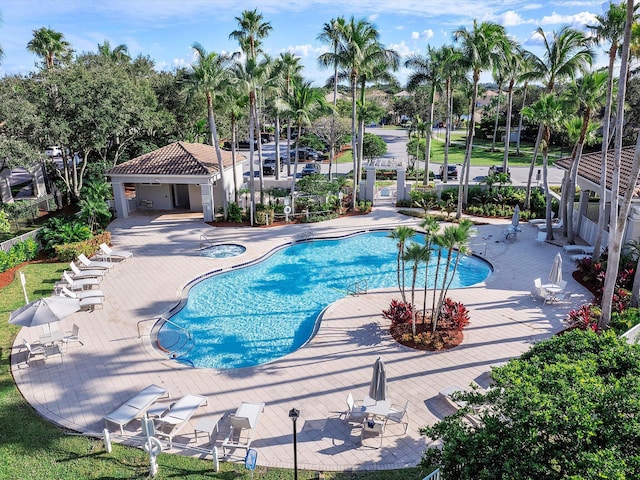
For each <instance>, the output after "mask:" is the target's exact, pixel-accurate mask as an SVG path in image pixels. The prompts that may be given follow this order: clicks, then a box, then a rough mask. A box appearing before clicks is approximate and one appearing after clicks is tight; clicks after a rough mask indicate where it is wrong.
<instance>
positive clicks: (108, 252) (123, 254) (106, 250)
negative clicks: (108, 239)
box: [100, 243, 133, 261]
mask: <svg viewBox="0 0 640 480" xmlns="http://www.w3.org/2000/svg"><path fill="white" fill-rule="evenodd" d="M100 250H101V251H102V253H103V254H104V256H105V257H106V258H107V259H109V261H112V260H111V258H112V257H118V258H120V259H122V260H126V259H127V258H131V257H133V252H129V251H127V250H114V249H112V248H111V247H110V246H109V245H107V244H106V243H101V244H100Z"/></svg>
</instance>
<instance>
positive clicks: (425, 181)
mask: <svg viewBox="0 0 640 480" xmlns="http://www.w3.org/2000/svg"><path fill="white" fill-rule="evenodd" d="M435 101H436V88H435V87H432V88H431V106H430V108H429V124H428V125H427V133H426V135H425V139H424V140H425V142H424V143H425V146H424V179H423V180H422V184H423V185H429V165H430V164H431V133H432V132H433V116H434V111H435Z"/></svg>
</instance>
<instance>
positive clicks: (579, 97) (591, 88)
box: [560, 71, 608, 244]
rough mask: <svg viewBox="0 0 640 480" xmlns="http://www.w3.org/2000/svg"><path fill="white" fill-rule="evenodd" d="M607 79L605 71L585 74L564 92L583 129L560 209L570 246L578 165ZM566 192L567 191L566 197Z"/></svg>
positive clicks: (604, 95)
mask: <svg viewBox="0 0 640 480" xmlns="http://www.w3.org/2000/svg"><path fill="white" fill-rule="evenodd" d="M607 77H608V74H607V73H606V72H603V71H598V72H593V73H588V74H585V75H584V76H583V77H582V78H581V79H579V80H577V81H575V82H572V83H571V84H570V85H569V86H568V87H567V90H566V91H565V92H564V94H565V98H567V99H568V101H569V105H571V106H572V107H574V108H575V106H577V107H578V108H576V109H575V110H577V111H581V112H582V125H581V127H582V128H581V130H580V135H579V138H578V141H577V142H576V145H575V148H574V149H573V154H572V160H571V162H572V163H571V168H570V171H569V188H568V189H563V196H562V197H563V199H564V200H565V202H563V204H562V205H561V207H560V208H561V209H562V212H563V218H566V221H565V222H564V225H563V228H564V229H565V230H564V234H565V235H566V236H567V239H568V242H569V244H573V243H574V235H575V234H574V231H573V203H574V198H575V191H576V177H577V173H578V165H579V163H580V157H581V156H582V149H583V147H584V142H585V139H586V138H587V133H588V132H589V126H590V121H591V117H592V115H593V114H594V113H597V112H598V110H599V109H600V107H601V106H602V104H603V102H604V101H605V98H606V89H605V85H606V82H607ZM603 142H604V139H603ZM565 190H567V191H566V195H565Z"/></svg>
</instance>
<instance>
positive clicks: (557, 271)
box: [549, 252, 562, 285]
mask: <svg viewBox="0 0 640 480" xmlns="http://www.w3.org/2000/svg"><path fill="white" fill-rule="evenodd" d="M561 281H562V256H560V252H558V253H556V258H554V259H553V265H551V271H550V272H549V283H552V284H553V285H559V284H560V282H561Z"/></svg>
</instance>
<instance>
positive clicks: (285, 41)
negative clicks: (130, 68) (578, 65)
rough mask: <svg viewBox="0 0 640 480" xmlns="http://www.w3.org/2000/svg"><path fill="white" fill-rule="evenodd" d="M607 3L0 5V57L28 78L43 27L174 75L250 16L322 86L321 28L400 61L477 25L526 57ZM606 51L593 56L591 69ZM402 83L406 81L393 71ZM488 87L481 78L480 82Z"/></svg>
mask: <svg viewBox="0 0 640 480" xmlns="http://www.w3.org/2000/svg"><path fill="white" fill-rule="evenodd" d="M608 3H609V2H602V1H594V0H554V1H538V2H536V1H535V0H532V1H525V0H486V1H478V0H346V1H345V0H314V1H311V0H256V1H253V2H247V1H244V0H0V16H1V18H2V23H1V24H0V45H2V47H3V49H4V52H5V58H4V59H3V60H2V64H0V75H3V76H4V75H11V74H26V73H28V72H29V71H33V70H35V69H36V67H35V63H36V62H37V58H36V56H35V55H34V54H32V53H30V52H29V51H27V50H26V45H27V43H28V42H29V40H30V39H31V38H32V35H33V31H34V30H37V29H38V28H41V27H49V28H52V29H54V30H57V31H59V32H62V33H63V34H64V36H65V38H66V40H67V41H68V42H70V43H71V46H72V48H74V50H76V51H77V52H87V51H96V50H97V45H98V44H99V43H102V42H103V41H104V40H105V39H106V40H109V42H110V43H111V45H112V46H116V45H119V44H125V45H127V46H128V48H129V52H130V53H131V54H132V55H133V56H137V55H138V54H142V55H145V56H147V55H148V56H149V57H151V58H152V59H153V60H154V61H155V62H156V68H157V69H159V70H161V69H165V70H171V69H174V68H176V67H177V66H186V65H189V64H190V63H191V62H192V61H193V51H192V49H191V44H192V43H193V42H195V41H197V42H200V43H201V44H202V45H203V46H204V47H205V48H206V49H207V50H209V51H217V52H222V51H225V52H232V51H237V50H238V46H237V43H236V42H235V41H233V40H229V33H230V32H231V31H233V30H234V29H236V28H237V22H236V20H235V17H237V16H240V15H241V13H242V11H243V10H247V9H249V10H252V9H254V8H257V9H258V11H259V12H261V13H262V14H263V16H264V19H265V20H266V21H268V22H270V23H271V25H272V26H273V30H272V31H271V33H270V35H269V37H268V38H267V39H266V40H265V41H264V49H265V51H266V52H267V53H269V54H270V55H273V56H275V55H278V54H279V53H280V52H283V51H287V50H289V51H291V52H293V53H295V54H296V55H298V56H299V57H301V59H302V63H303V65H304V66H305V69H304V75H305V77H306V78H307V79H309V80H312V81H314V82H315V83H316V84H318V85H320V84H323V83H324V81H325V80H326V79H327V78H328V77H329V76H330V72H328V71H326V70H321V69H319V68H318V66H317V61H316V59H317V57H318V55H319V54H320V53H322V52H323V51H325V50H326V47H325V46H324V45H322V44H321V43H320V42H319V41H318V40H317V39H316V37H317V35H318V33H320V31H321V30H322V26H323V24H324V23H325V22H328V21H329V20H330V19H331V18H334V17H337V16H344V17H347V18H348V17H350V16H352V15H353V16H355V17H356V18H364V19H367V20H369V21H371V22H373V23H374V24H375V25H376V26H377V27H378V30H379V31H380V34H381V38H380V40H381V42H382V43H383V44H384V45H386V46H387V47H388V48H394V49H395V50H396V51H397V52H398V53H400V54H401V55H402V56H407V55H410V54H412V53H424V52H425V50H426V46H427V44H431V45H432V46H434V47H437V46H440V45H442V44H452V43H453V40H452V38H451V32H452V31H453V30H455V29H456V28H458V27H460V26H466V27H469V26H470V25H471V23H472V21H473V19H474V18H476V19H478V21H485V20H490V21H494V22H497V23H500V24H501V25H504V26H505V28H506V29H507V32H508V34H509V35H511V36H512V37H513V38H515V39H516V40H517V41H519V42H520V43H522V44H523V45H524V46H525V48H527V49H528V50H531V51H534V52H536V53H537V52H539V51H538V50H537V49H538V48H539V45H540V41H539V40H540V39H539V38H536V36H535V35H534V31H535V30H536V29H537V28H538V27H542V28H543V29H544V30H545V31H547V32H551V31H553V30H556V31H557V30H559V29H560V28H561V27H562V26H563V25H567V24H568V25H572V26H574V27H576V28H582V29H584V26H585V25H586V24H591V23H594V21H595V18H594V17H595V15H599V14H602V13H604V11H605V10H606V9H607V7H608ZM604 48H605V46H600V47H598V48H597V51H598V53H599V58H598V64H599V65H602V64H603V62H604V54H603V51H604ZM398 77H399V79H400V80H401V81H403V80H404V79H405V78H406V72H403V71H400V72H399V73H398ZM484 80H485V81H486V80H488V78H484Z"/></svg>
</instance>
